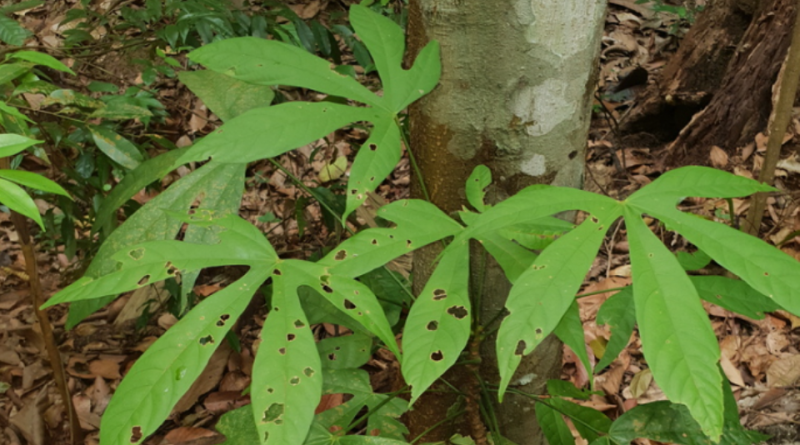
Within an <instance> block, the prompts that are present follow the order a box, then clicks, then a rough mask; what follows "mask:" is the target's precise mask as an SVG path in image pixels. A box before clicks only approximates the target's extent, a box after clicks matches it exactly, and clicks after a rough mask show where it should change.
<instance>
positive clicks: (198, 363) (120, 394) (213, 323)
mask: <svg viewBox="0 0 800 445" xmlns="http://www.w3.org/2000/svg"><path fill="white" fill-rule="evenodd" d="M268 276H269V273H268V272H266V273H265V270H264V268H261V269H260V270H259V271H251V272H248V273H247V274H246V275H245V276H244V277H242V278H240V279H239V280H237V281H235V282H234V283H232V284H230V285H229V286H228V287H226V288H224V289H222V290H220V291H219V292H217V293H215V294H213V295H211V296H210V297H208V298H206V299H205V300H203V301H202V302H201V303H200V304H198V305H197V306H196V307H195V308H194V309H192V311H191V312H189V313H188V314H186V316H184V317H183V318H182V319H181V320H180V321H178V323H176V324H175V325H174V326H173V327H171V328H170V329H169V330H167V332H166V333H165V334H164V335H163V336H162V337H161V338H159V339H158V341H156V342H155V343H153V345H151V346H150V347H149V348H148V349H147V351H145V353H144V355H142V357H140V358H139V359H138V360H137V361H136V363H135V364H134V365H133V367H132V368H131V370H130V371H129V372H128V374H127V375H126V376H125V378H124V379H123V380H122V383H120V385H119V388H117V390H116V392H115V393H114V397H113V398H112V399H111V403H110V404H109V405H108V408H107V409H106V411H105V413H104V415H103V419H102V423H101V425H100V441H101V443H110V444H111V443H126V444H127V443H130V444H138V443H141V442H142V440H144V439H145V438H146V437H147V436H149V435H150V434H152V433H153V432H155V430H156V429H157V428H158V427H159V426H161V423H162V422H164V420H165V419H166V418H167V417H168V416H169V414H170V412H171V411H172V407H173V406H175V404H176V403H178V400H180V398H181V397H182V396H183V394H184V393H186V391H188V390H189V388H190V387H191V386H192V383H194V381H195V380H196V379H197V378H198V377H199V376H200V374H201V373H202V372H203V369H205V366H206V364H207V363H208V360H209V359H210V358H211V355H212V354H213V353H214V351H215V350H216V349H217V346H219V345H220V343H222V342H224V341H225V335H226V334H227V333H228V331H229V330H230V328H231V327H232V326H233V323H235V322H236V320H237V319H238V318H239V315H240V314H241V313H242V312H243V311H244V310H245V308H246V307H247V305H248V304H249V303H250V300H251V299H252V297H253V293H254V292H255V291H256V290H257V289H258V287H259V286H260V285H261V283H263V282H264V280H265V279H266V278H267V277H268Z"/></svg>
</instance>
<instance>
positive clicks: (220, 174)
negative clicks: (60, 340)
mask: <svg viewBox="0 0 800 445" xmlns="http://www.w3.org/2000/svg"><path fill="white" fill-rule="evenodd" d="M245 167H246V164H208V165H204V166H202V167H200V168H198V169H197V170H195V171H194V172H192V174H191V175H187V176H185V177H183V178H181V179H180V180H179V181H178V182H176V183H175V184H173V185H172V186H171V187H169V188H168V189H167V190H166V191H165V192H163V193H161V194H160V195H158V196H156V197H155V198H153V199H152V200H151V201H150V202H149V203H148V205H146V206H144V207H143V208H141V209H139V210H138V211H137V212H136V213H134V214H133V216H131V217H129V218H128V219H127V220H126V221H125V223H124V224H123V225H122V226H120V227H119V228H118V229H117V230H115V231H114V232H113V233H112V234H111V235H110V236H109V237H108V238H107V239H106V240H105V242H103V244H102V246H100V250H99V251H98V252H97V255H96V256H95V258H94V260H92V263H91V264H90V265H89V268H88V269H87V270H86V276H88V277H95V278H97V277H101V276H103V275H106V274H109V273H112V272H114V271H115V265H116V262H115V261H112V260H111V257H112V256H113V255H114V254H115V253H116V252H117V251H119V250H122V249H124V248H125V247H130V246H133V245H136V244H140V243H143V242H145V241H155V240H170V239H174V238H175V235H176V234H177V233H178V231H179V230H180V228H181V226H182V225H183V222H182V221H180V220H179V219H176V218H173V217H170V216H169V215H167V213H165V211H164V209H171V210H172V211H176V212H177V211H180V210H184V211H186V210H188V209H189V208H190V207H191V206H192V205H193V204H195V203H196V202H197V201H198V200H199V205H200V206H202V207H203V208H205V209H218V210H220V211H224V210H225V209H228V210H230V209H234V210H232V211H236V210H238V208H239V203H240V202H241V199H242V192H243V189H244V171H245ZM115 297H116V295H109V296H108V297H103V298H99V299H95V300H83V301H79V302H77V303H74V304H72V305H70V311H69V317H68V318H67V325H66V326H67V329H71V328H72V327H74V326H75V325H76V324H78V323H79V322H80V321H81V320H83V319H84V318H86V317H88V316H89V315H91V314H92V313H94V312H95V311H97V310H98V309H100V308H101V307H103V306H105V305H106V304H108V303H109V302H110V301H111V300H113V299H114V298H115Z"/></svg>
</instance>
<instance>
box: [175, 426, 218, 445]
mask: <svg viewBox="0 0 800 445" xmlns="http://www.w3.org/2000/svg"><path fill="white" fill-rule="evenodd" d="M219 436H220V434H219V433H216V432H214V431H211V430H207V429H205V428H196V427H191V426H181V427H178V428H175V429H174V430H172V431H170V432H169V433H167V435H166V436H164V442H162V443H165V445H167V444H171V445H179V444H180V445H201V444H203V445H205V444H212V443H218V442H217V441H216V439H218V438H219Z"/></svg>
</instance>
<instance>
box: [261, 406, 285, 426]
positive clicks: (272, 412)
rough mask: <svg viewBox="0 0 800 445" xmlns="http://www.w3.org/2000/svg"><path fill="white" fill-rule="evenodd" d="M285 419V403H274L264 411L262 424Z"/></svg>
mask: <svg viewBox="0 0 800 445" xmlns="http://www.w3.org/2000/svg"><path fill="white" fill-rule="evenodd" d="M281 417H283V403H273V404H272V405H270V406H269V407H267V409H265V410H264V416H263V417H261V421H262V422H267V423H269V422H274V421H276V420H278V419H280V418H281Z"/></svg>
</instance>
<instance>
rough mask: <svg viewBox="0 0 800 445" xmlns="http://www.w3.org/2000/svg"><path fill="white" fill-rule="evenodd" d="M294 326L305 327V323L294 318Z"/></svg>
mask: <svg viewBox="0 0 800 445" xmlns="http://www.w3.org/2000/svg"><path fill="white" fill-rule="evenodd" d="M294 327H295V328H297V329H300V328H304V327H306V324H305V323H303V321H302V320H295V321H294Z"/></svg>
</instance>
